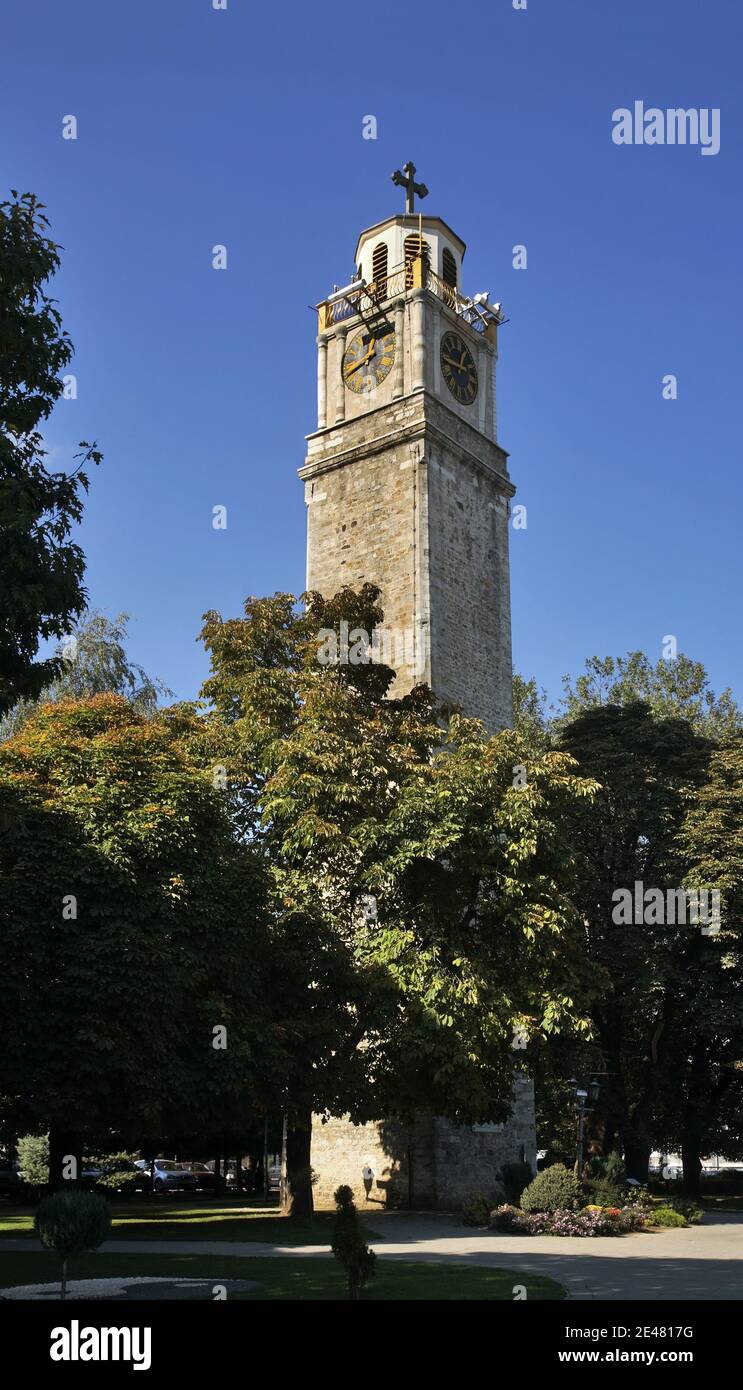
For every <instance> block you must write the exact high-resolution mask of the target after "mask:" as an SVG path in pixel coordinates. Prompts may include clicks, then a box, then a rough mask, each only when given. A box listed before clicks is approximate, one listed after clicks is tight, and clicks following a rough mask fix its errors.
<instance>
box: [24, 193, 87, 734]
mask: <svg viewBox="0 0 743 1390" xmlns="http://www.w3.org/2000/svg"><path fill="white" fill-rule="evenodd" d="M48 226H49V223H48V221H47V218H46V217H45V215H44V205H43V204H42V203H40V202H39V201H38V199H37V198H36V197H35V196H34V195H33V194H31V193H24V194H23V195H22V196H21V197H20V198H19V197H18V194H17V193H16V192H15V190H12V201H9V202H4V203H1V204H0V594H2V600H1V601H0V716H1V715H3V714H4V713H5V712H6V711H7V710H8V709H10V708H11V707H12V706H13V705H15V704H16V702H17V701H18V700H19V699H33V698H34V697H35V696H37V695H38V693H39V691H41V690H42V689H43V688H44V686H46V685H48V684H49V682H50V681H52V680H54V679H55V678H56V677H57V676H58V675H59V674H60V671H61V663H60V661H59V658H57V657H50V658H47V659H45V660H41V661H39V660H37V659H36V658H37V653H38V650H39V643H40V641H41V640H45V639H48V638H54V637H62V636H63V635H64V633H65V632H66V630H67V627H68V625H69V623H70V621H71V620H72V619H74V618H75V617H77V616H79V614H80V613H82V611H83V609H84V607H85V601H86V595H85V589H84V588H83V582H82V581H83V574H84V569H85V560H84V556H83V553H82V550H81V549H80V547H79V545H77V544H75V543H74V542H73V541H71V539H70V536H71V533H72V529H73V527H74V526H75V525H76V524H77V523H78V522H79V521H80V520H81V517H82V514H83V501H82V495H83V493H85V492H87V489H88V475H87V472H86V467H87V465H88V464H89V463H93V464H97V463H99V462H100V460H101V457H102V455H101V454H100V452H99V450H98V449H97V448H96V446H95V444H89V443H88V442H87V441H83V442H82V443H81V444H80V446H79V452H78V454H77V455H76V465H77V466H76V467H75V468H74V469H73V471H72V472H71V473H69V474H66V473H63V472H51V471H50V470H49V469H48V467H47V463H46V457H47V455H46V450H45V449H44V447H43V440H42V435H41V433H40V432H39V430H38V426H39V424H40V422H41V421H42V420H45V419H46V418H47V417H48V416H49V415H50V413H51V410H52V407H53V405H54V403H55V401H56V400H58V399H59V397H60V396H61V394H62V392H63V390H64V381H63V377H62V373H63V372H64V369H65V367H66V366H67V365H68V364H69V362H70V359H71V357H72V344H71V342H70V339H69V337H68V335H67V333H66V332H65V331H64V329H63V328H62V321H61V318H60V314H59V311H58V310H57V308H56V304H55V301H54V300H53V299H52V298H50V296H49V295H48V294H47V292H46V288H45V287H46V285H47V282H48V281H49V279H50V277H51V276H52V275H53V274H54V273H55V271H56V270H57V269H58V267H59V264H60V259H59V247H58V246H57V244H56V243H55V242H53V241H52V240H51V239H50V238H49V237H48V236H47V229H48Z"/></svg>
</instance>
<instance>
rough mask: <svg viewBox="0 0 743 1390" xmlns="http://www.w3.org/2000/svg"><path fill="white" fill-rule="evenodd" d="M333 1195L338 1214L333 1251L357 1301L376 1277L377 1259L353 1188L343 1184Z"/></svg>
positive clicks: (349, 1294)
mask: <svg viewBox="0 0 743 1390" xmlns="http://www.w3.org/2000/svg"><path fill="white" fill-rule="evenodd" d="M333 1196H334V1198H335V1206H336V1215H335V1221H334V1223H333V1243H332V1246H331V1249H332V1251H333V1254H334V1255H335V1258H336V1260H338V1262H339V1263H340V1264H342V1265H343V1268H344V1270H345V1272H346V1284H347V1288H348V1297H349V1298H351V1299H354V1300H355V1299H358V1298H359V1297H360V1295H361V1290H362V1289H363V1288H364V1286H365V1285H366V1284H368V1283H369V1280H370V1279H372V1278H373V1277H374V1267H375V1265H376V1263H377V1257H376V1255H375V1254H374V1251H373V1250H371V1249H370V1248H369V1246H368V1245H367V1243H366V1241H365V1240H364V1236H363V1234H362V1231H361V1227H360V1225H359V1214H358V1212H357V1210H356V1204H355V1202H354V1200H353V1193H352V1191H351V1189H350V1187H346V1185H345V1184H342V1185H341V1186H340V1187H338V1188H336V1191H335V1192H334V1194H333Z"/></svg>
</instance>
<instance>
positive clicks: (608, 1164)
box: [588, 1149, 627, 1187]
mask: <svg viewBox="0 0 743 1390" xmlns="http://www.w3.org/2000/svg"><path fill="white" fill-rule="evenodd" d="M588 1171H589V1175H590V1177H592V1178H595V1179H600V1180H602V1181H604V1182H607V1183H611V1184H613V1186H614V1187H621V1186H622V1184H623V1183H625V1182H626V1181H627V1169H626V1167H625V1164H624V1159H623V1158H622V1155H621V1154H620V1153H619V1152H618V1151H617V1150H616V1149H612V1152H611V1153H610V1154H607V1155H606V1156H602V1155H598V1154H597V1155H596V1156H595V1157H593V1158H592V1159H591V1161H590V1163H589V1165H588Z"/></svg>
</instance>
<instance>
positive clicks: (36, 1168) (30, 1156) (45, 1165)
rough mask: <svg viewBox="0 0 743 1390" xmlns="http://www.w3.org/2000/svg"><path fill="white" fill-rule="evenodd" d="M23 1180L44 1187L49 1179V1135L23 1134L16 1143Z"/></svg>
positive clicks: (33, 1185) (30, 1184)
mask: <svg viewBox="0 0 743 1390" xmlns="http://www.w3.org/2000/svg"><path fill="white" fill-rule="evenodd" d="M16 1148H17V1150H18V1163H19V1165H20V1171H21V1174H22V1176H23V1181H24V1182H26V1183H28V1185H29V1186H30V1187H43V1186H45V1185H46V1183H48V1181H49V1135H48V1134H23V1135H21V1137H20V1139H19V1140H18V1143H17V1145H16Z"/></svg>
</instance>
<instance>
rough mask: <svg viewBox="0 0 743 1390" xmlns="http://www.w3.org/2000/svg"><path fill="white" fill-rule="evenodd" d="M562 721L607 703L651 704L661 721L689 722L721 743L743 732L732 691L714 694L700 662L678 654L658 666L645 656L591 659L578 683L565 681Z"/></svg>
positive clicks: (742, 721)
mask: <svg viewBox="0 0 743 1390" xmlns="http://www.w3.org/2000/svg"><path fill="white" fill-rule="evenodd" d="M563 692H564V694H563V701H562V716H561V722H562V723H564V722H566V721H570V720H573V719H576V718H577V717H578V715H580V714H582V713H585V712H586V711H587V710H589V709H596V708H598V707H600V706H607V705H622V706H624V705H629V704H634V703H635V702H637V701H641V702H643V703H644V704H647V705H648V706H649V707H650V709H651V710H652V712H653V714H654V715H656V716H657V718H659V719H686V720H687V721H688V723H689V724H690V725H691V727H692V728H693V729H694V731H695V732H696V733H698V734H700V735H702V736H703V737H705V738H711V739H720V738H723V737H726V736H729V735H734V734H736V733H741V731H743V717H742V716H741V712H740V710H739V709H738V706H737V705H736V703H735V700H734V699H733V696H732V692H731V691H730V690H729V689H727V690H723V692H722V694H721V695H719V696H718V695H715V693H714V691H713V690H712V689H711V687H710V683H709V677H708V675H707V672H706V671H705V669H704V666H703V665H702V663H701V662H700V661H692V659H691V657H688V656H684V655H683V653H679V655H678V656H676V657H674V658H673V659H667V658H661V659H660V660H659V661H658V662H657V663H656V664H655V666H653V665H652V664H651V662H650V661H649V660H648V658H647V656H646V655H645V653H644V652H628V653H627V655H626V656H624V657H623V656H619V657H612V656H606V657H598V656H592V657H589V658H588V660H587V661H586V669H585V671H584V672H583V674H582V675H580V676H578V677H577V678H576V679H575V680H574V681H573V680H571V678H570V677H569V676H565V677H564V678H563Z"/></svg>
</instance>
